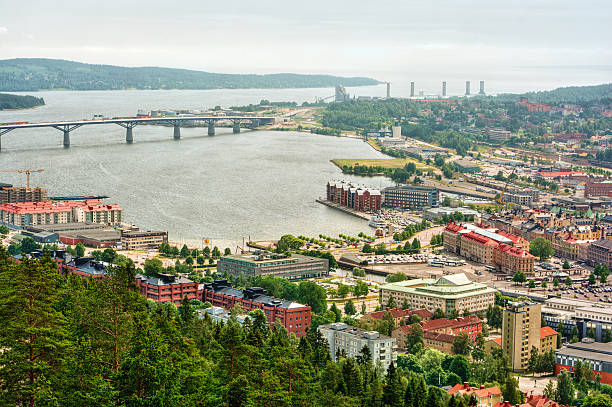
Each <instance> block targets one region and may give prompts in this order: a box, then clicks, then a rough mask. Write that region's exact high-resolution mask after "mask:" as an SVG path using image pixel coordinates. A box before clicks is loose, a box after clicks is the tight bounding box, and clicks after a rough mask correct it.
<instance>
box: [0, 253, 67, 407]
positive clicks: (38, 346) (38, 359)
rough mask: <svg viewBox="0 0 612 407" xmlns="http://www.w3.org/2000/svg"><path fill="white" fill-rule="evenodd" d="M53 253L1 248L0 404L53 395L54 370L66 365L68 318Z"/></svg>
mask: <svg viewBox="0 0 612 407" xmlns="http://www.w3.org/2000/svg"><path fill="white" fill-rule="evenodd" d="M58 283H59V275H58V273H57V271H56V268H55V263H53V262H52V260H51V259H50V258H49V257H45V258H43V259H42V260H38V261H37V260H31V259H27V258H24V259H22V260H21V263H14V262H12V261H11V260H9V259H8V253H7V252H6V250H5V249H4V248H2V247H0V320H2V328H1V329H0V344H2V352H0V366H2V368H0V386H1V387H2V391H0V404H2V405H29V406H34V405H35V403H44V399H49V398H52V397H54V396H53V395H52V393H53V385H52V382H53V379H54V375H55V374H56V373H57V372H58V371H59V370H60V369H61V368H62V365H63V361H64V350H65V348H66V346H67V342H66V340H65V337H66V332H65V329H64V323H65V321H64V318H63V316H62V314H61V313H60V312H59V311H58V310H57V309H56V306H58V304H59V301H60V299H61V296H62V289H61V288H60V287H59V286H58Z"/></svg>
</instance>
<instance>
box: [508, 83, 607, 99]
mask: <svg viewBox="0 0 612 407" xmlns="http://www.w3.org/2000/svg"><path fill="white" fill-rule="evenodd" d="M520 97H526V98H528V99H529V101H530V102H540V103H562V102H565V103H583V102H595V101H600V100H607V101H610V100H612V83H608V84H604V85H594V86H568V87H565V88H557V89H554V90H545V91H539V92H527V93H523V94H512V93H504V94H501V95H498V96H497V99H503V100H506V99H507V100H512V101H516V100H518V99H519V98H520Z"/></svg>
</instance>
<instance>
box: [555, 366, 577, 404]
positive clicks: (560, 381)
mask: <svg viewBox="0 0 612 407" xmlns="http://www.w3.org/2000/svg"><path fill="white" fill-rule="evenodd" d="M554 400H555V401H556V402H558V403H560V404H567V405H570V404H571V403H572V401H573V400H574V383H573V382H572V378H571V376H570V374H569V373H568V371H567V370H565V369H563V370H561V373H560V374H559V375H558V376H557V391H556V392H555V398H554Z"/></svg>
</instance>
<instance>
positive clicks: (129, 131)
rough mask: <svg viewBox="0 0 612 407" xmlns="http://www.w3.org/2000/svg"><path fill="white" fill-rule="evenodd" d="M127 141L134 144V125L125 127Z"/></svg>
mask: <svg viewBox="0 0 612 407" xmlns="http://www.w3.org/2000/svg"><path fill="white" fill-rule="evenodd" d="M125 142H126V143H128V144H132V143H133V142H134V134H133V133H132V127H126V129H125Z"/></svg>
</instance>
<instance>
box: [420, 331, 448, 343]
mask: <svg viewBox="0 0 612 407" xmlns="http://www.w3.org/2000/svg"><path fill="white" fill-rule="evenodd" d="M423 338H425V339H432V340H434V341H440V342H446V343H453V340H454V339H455V337H454V336H453V335H448V334H443V333H437V332H433V331H425V332H424V333H423Z"/></svg>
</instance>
